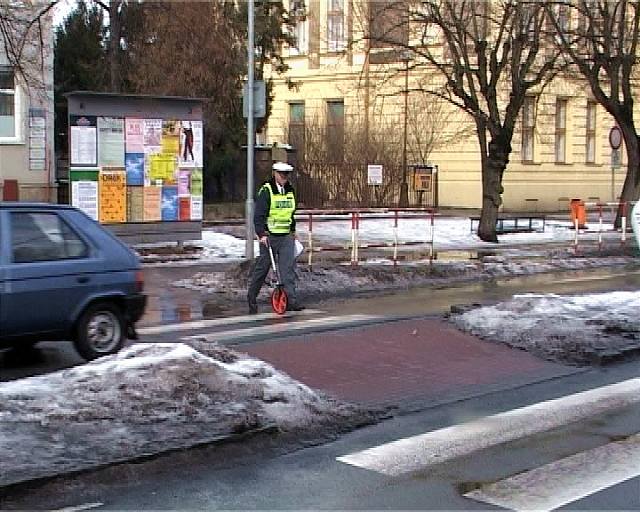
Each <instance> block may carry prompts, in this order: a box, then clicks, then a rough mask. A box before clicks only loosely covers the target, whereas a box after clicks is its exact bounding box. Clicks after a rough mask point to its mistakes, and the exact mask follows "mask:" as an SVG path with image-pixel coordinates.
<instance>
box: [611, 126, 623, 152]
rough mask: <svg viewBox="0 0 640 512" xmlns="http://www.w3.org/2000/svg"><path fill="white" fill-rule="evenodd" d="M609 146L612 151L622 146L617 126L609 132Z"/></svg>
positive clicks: (620, 134)
mask: <svg viewBox="0 0 640 512" xmlns="http://www.w3.org/2000/svg"><path fill="white" fill-rule="evenodd" d="M609 144H610V145H611V147H612V148H613V149H620V146H621V145H622V132H621V131H620V128H618V126H617V125H616V126H614V127H613V128H611V130H609Z"/></svg>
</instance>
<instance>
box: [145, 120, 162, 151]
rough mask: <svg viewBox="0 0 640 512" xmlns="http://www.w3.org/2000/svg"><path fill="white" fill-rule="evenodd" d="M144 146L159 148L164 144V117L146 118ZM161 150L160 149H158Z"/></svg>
mask: <svg viewBox="0 0 640 512" xmlns="http://www.w3.org/2000/svg"><path fill="white" fill-rule="evenodd" d="M143 141H144V147H145V151H146V149H147V148H152V147H155V148H159V147H161V146H162V119H145V120H144V139H143ZM158 151H159V150H158Z"/></svg>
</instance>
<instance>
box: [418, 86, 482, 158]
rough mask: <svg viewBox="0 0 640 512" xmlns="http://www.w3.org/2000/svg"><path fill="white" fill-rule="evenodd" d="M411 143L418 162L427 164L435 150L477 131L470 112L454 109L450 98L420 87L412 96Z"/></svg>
mask: <svg viewBox="0 0 640 512" xmlns="http://www.w3.org/2000/svg"><path fill="white" fill-rule="evenodd" d="M407 121H408V125H409V129H408V137H407V144H408V146H409V153H410V154H411V156H412V157H413V158H414V159H415V160H416V163H420V164H427V163H429V162H430V157H431V154H432V153H433V152H434V151H436V150H438V149H440V148H444V147H447V146H448V145H450V144H453V143H458V142H459V141H460V140H462V139H466V138H468V137H470V136H472V135H473V133H474V131H475V130H474V129H473V127H472V126H471V125H470V124H469V123H468V122H467V115H466V114H465V113H463V112H460V111H459V110H458V111H455V110H454V111H453V112H452V109H451V107H450V105H449V103H448V102H445V101H443V100H441V99H440V98H437V97H434V96H431V95H429V94H425V93H424V92H422V91H418V92H417V93H416V94H413V95H410V96H409V106H408V110H407Z"/></svg>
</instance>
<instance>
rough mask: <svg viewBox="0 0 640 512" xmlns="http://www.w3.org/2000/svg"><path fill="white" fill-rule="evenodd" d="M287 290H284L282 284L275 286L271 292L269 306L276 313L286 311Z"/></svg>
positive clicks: (279, 313)
mask: <svg viewBox="0 0 640 512" xmlns="http://www.w3.org/2000/svg"><path fill="white" fill-rule="evenodd" d="M287 303H288V299H287V292H285V291H284V288H282V286H276V288H275V289H274V290H273V292H272V293H271V307H272V308H273V311H274V312H275V313H276V314H278V315H284V314H285V312H286V311H287Z"/></svg>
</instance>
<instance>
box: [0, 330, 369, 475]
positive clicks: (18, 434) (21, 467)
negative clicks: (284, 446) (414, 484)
mask: <svg viewBox="0 0 640 512" xmlns="http://www.w3.org/2000/svg"><path fill="white" fill-rule="evenodd" d="M194 346H195V348H194V347H192V346H187V345H185V344H171V343H158V344H139V345H133V346H131V347H129V348H127V349H124V350H123V351H121V352H120V353H119V354H116V355H114V356H110V357H105V358H102V359H98V360H96V361H93V362H91V363H89V364H86V365H82V366H78V367H74V368H70V369H67V370H63V371H60V372H57V373H54V374H48V375H45V376H41V377H31V378H28V379H21V380H18V381H13V382H5V383H3V384H2V386H1V387H0V452H1V453H2V454H3V455H2V458H1V459H0V486H3V485H8V484H11V483H15V482H19V481H23V480H27V479H33V478H38V477H44V476H48V475H54V474H60V473H63V472H68V471H76V470H80V469H86V468H90V467H94V466H98V465H103V464H108V463H113V462H117V461H122V460H130V459H132V458H136V457H141V456H145V455H151V454H155V453H159V452H163V451H167V450H171V449H177V448H186V447H190V446H194V445H197V444H201V443H206V442H211V441H215V440H217V439H223V438H226V437H229V436H232V435H235V434H239V433H242V432H246V431H253V430H256V429H263V428H270V427H273V428H278V429H280V430H282V431H292V430H296V429H309V428H313V427H318V426H323V425H324V426H327V425H332V424H340V423H343V424H344V423H348V422H349V420H354V421H356V422H359V423H362V422H365V421H368V420H369V421H370V420H371V418H369V419H368V420H367V414H368V413H366V412H363V411H360V410H358V409H356V408H355V406H352V405H348V404H341V403H337V402H335V401H333V400H330V399H328V398H326V397H323V396H320V395H318V394H317V393H316V392H314V391H313V390H311V389H310V388H308V387H307V386H305V385H303V384H301V383H300V382H298V381H295V380H293V379H291V378H290V377H289V376H287V375H285V374H283V373H281V372H279V371H277V370H275V369H274V368H273V367H272V366H270V365H268V364H266V363H264V362H263V361H260V360H257V359H254V358H251V357H249V356H246V355H241V354H238V353H236V352H233V351H231V350H229V349H226V348H223V347H220V346H218V345H215V344H209V343H207V344H204V343H198V342H196V344H195V345H194ZM196 348H197V349H196ZM356 417H358V418H357V419H355V418H356ZM336 430H338V429H337V428H336Z"/></svg>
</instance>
